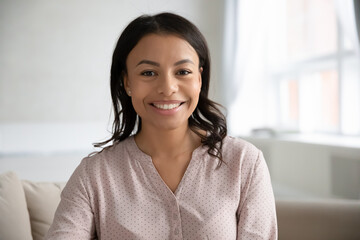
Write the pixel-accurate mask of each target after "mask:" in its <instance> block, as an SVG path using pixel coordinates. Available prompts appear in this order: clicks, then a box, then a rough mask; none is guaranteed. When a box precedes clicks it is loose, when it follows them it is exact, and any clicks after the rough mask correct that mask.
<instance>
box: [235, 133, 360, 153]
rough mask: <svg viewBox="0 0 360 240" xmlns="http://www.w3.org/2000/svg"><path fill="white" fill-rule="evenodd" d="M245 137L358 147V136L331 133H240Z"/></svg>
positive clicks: (359, 146) (359, 145) (359, 141)
mask: <svg viewBox="0 0 360 240" xmlns="http://www.w3.org/2000/svg"><path fill="white" fill-rule="evenodd" d="M240 137H244V138H246V139H261V140H272V141H286V142H299V143H305V144H316V145H324V146H332V147H346V148H358V149H360V136H344V135H331V134H301V133H264V134H248V135H246V134H245V135H241V136H240Z"/></svg>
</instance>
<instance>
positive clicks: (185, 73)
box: [177, 70, 191, 75]
mask: <svg viewBox="0 0 360 240" xmlns="http://www.w3.org/2000/svg"><path fill="white" fill-rule="evenodd" d="M190 73H191V72H190V71H188V70H180V71H178V72H177V75H188V74H190Z"/></svg>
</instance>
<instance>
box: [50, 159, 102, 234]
mask: <svg viewBox="0 0 360 240" xmlns="http://www.w3.org/2000/svg"><path fill="white" fill-rule="evenodd" d="M86 168H87V164H86V158H85V159H83V160H82V162H81V163H80V165H79V166H78V167H77V169H76V170H75V171H74V173H73V174H72V176H71V177H70V179H69V181H68V182H67V184H66V186H65V188H64V190H63V191H62V193H61V201H60V204H59V206H58V208H57V210H56V212H55V216H54V221H53V223H52V225H51V226H50V229H49V231H48V233H47V235H46V236H45V240H60V239H66V240H71V239H96V236H95V225H94V214H93V211H92V208H91V203H90V197H89V188H88V187H87V185H89V180H88V175H87V173H86V172H87V169H86Z"/></svg>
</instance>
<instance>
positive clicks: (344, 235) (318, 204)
mask: <svg viewBox="0 0 360 240" xmlns="http://www.w3.org/2000/svg"><path fill="white" fill-rule="evenodd" d="M64 185H65V184H64V183H34V182H30V181H24V180H22V181H21V180H20V179H19V178H18V177H17V176H16V174H15V173H13V172H8V173H4V174H1V175H0V216H1V217H0V240H30V239H34V240H40V239H43V237H44V235H45V234H46V232H47V230H48V228H49V226H50V224H51V222H52V219H53V215H54V212H55V209H56V207H57V205H58V203H59V201H60V192H61V190H62V189H63V187H64ZM276 208H277V217H278V225H279V239H280V240H298V239H299V240H300V239H301V240H312V239H314V240H315V239H316V240H322V239H324V240H325V239H326V240H333V239H339V240H351V239H360V201H348V200H307V201H304V200H276Z"/></svg>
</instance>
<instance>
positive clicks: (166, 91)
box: [158, 74, 178, 96]
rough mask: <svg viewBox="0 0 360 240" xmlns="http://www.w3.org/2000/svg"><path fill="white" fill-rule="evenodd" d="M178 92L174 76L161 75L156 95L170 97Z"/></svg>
mask: <svg viewBox="0 0 360 240" xmlns="http://www.w3.org/2000/svg"><path fill="white" fill-rule="evenodd" d="M177 91H178V83H177V79H176V77H175V76H172V75H171V74H166V75H163V76H161V77H160V78H159V83H158V93H159V94H163V95H164V96H171V95H172V94H173V93H175V92H177Z"/></svg>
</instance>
